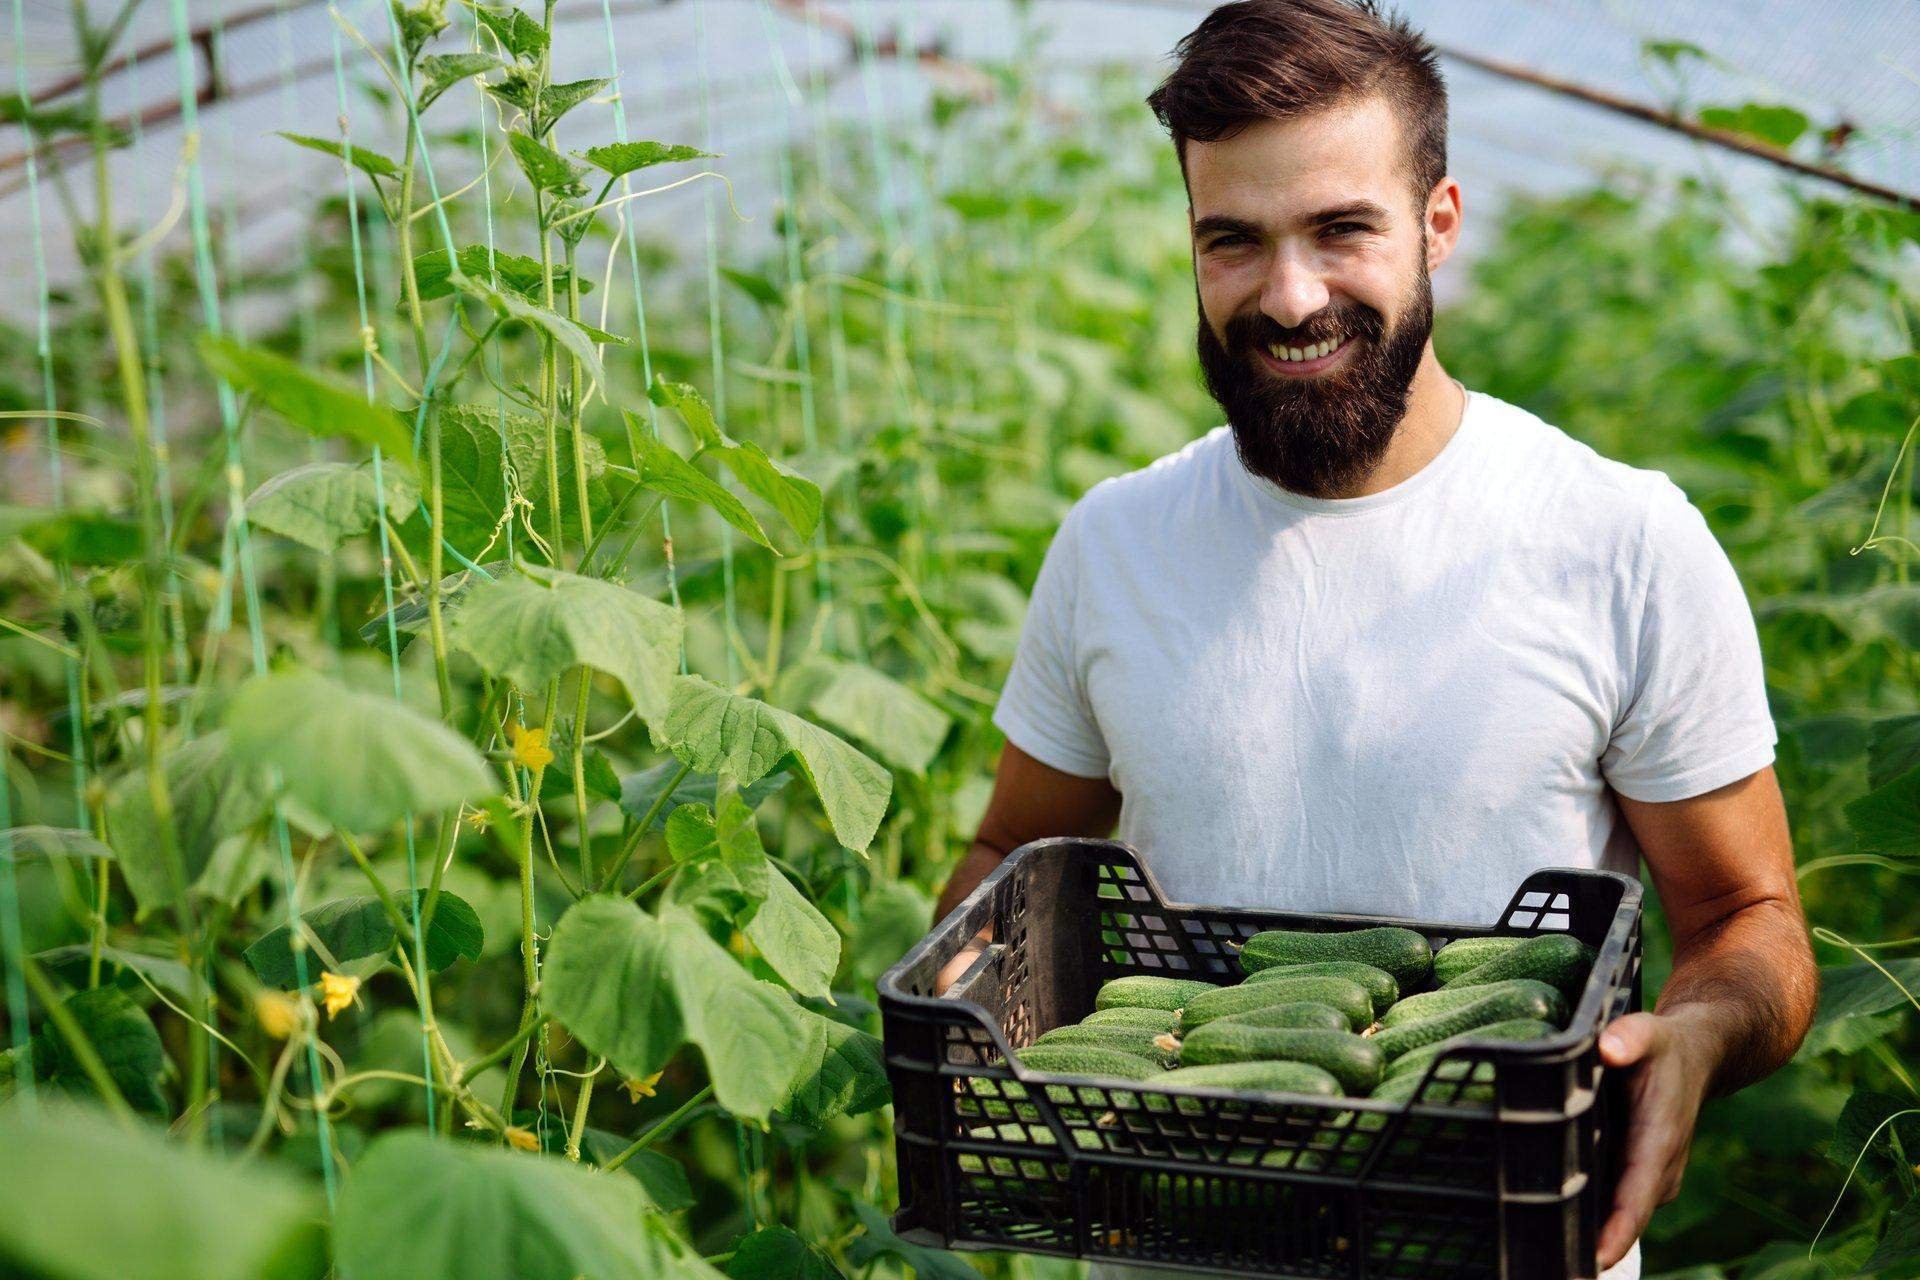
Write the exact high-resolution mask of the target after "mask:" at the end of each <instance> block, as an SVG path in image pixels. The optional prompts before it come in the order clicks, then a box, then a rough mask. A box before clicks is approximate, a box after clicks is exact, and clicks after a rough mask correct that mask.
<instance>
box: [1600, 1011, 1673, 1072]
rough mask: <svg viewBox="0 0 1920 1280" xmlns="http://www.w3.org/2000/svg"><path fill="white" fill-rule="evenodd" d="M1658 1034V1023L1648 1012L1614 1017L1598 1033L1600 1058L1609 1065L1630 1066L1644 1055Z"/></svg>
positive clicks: (1651, 1047) (1649, 1049) (1649, 1050)
mask: <svg viewBox="0 0 1920 1280" xmlns="http://www.w3.org/2000/svg"><path fill="white" fill-rule="evenodd" d="M1659 1034H1660V1023H1659V1021H1658V1019H1656V1018H1655V1017H1654V1016H1653V1015H1652V1014H1650V1013H1630V1014H1628V1015H1627V1016H1626V1017H1624V1018H1615V1019H1614V1020H1613V1021H1612V1022H1611V1023H1609V1024H1608V1025H1607V1029H1606V1030H1605V1031H1604V1032H1602V1033H1601V1035H1600V1060H1601V1061H1602V1062H1604V1063H1606V1064H1607V1065H1608V1066H1610V1067H1630V1066H1632V1065H1633V1064H1634V1063H1636V1062H1638V1061H1640V1060H1641V1059H1642V1058H1644V1057H1646V1056H1647V1054H1648V1053H1649V1052H1651V1050H1652V1049H1653V1043H1654V1040H1655V1039H1656V1038H1657V1037H1658V1036H1659Z"/></svg>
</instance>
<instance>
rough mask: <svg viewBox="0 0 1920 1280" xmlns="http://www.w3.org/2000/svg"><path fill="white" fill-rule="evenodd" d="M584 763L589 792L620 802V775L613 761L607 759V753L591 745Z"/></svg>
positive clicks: (603, 798) (615, 802) (589, 793)
mask: <svg viewBox="0 0 1920 1280" xmlns="http://www.w3.org/2000/svg"><path fill="white" fill-rule="evenodd" d="M584 763H585V768H584V769H582V773H583V774H584V775H585V779H586V784H587V794H588V795H590V796H598V797H599V798H600V799H602V800H610V801H612V802H613V803H614V804H619V803H620V775H619V774H617V773H615V772H614V771H613V763H612V762H611V761H609V760H608V759H607V757H606V755H605V753H604V752H600V751H596V750H594V749H593V748H591V747H589V748H587V755H586V760H585V762H584Z"/></svg>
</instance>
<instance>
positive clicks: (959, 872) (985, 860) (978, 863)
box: [933, 838, 1007, 920]
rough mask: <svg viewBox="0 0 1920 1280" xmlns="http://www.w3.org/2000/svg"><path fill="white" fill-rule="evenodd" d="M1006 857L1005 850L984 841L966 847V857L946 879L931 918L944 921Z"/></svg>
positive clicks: (977, 840) (978, 840)
mask: <svg viewBox="0 0 1920 1280" xmlns="http://www.w3.org/2000/svg"><path fill="white" fill-rule="evenodd" d="M1006 856H1007V855H1006V851H1005V850H1002V849H996V848H995V847H994V846H993V845H991V844H989V843H987V842H986V841H985V840H981V839H978V838H976V839H975V840H974V842H973V844H972V845H971V846H969V847H968V849H967V856H966V857H964V858H962V859H960V865H959V866H957V867H955V868H954V869H953V874H952V875H951V876H949V877H948V878H947V887H946V888H944V889H942V890H941V891H940V901H939V903H938V904H937V905H936V906H935V907H934V911H933V918H934V919H935V920H944V919H946V918H947V916H948V914H949V913H950V912H952V910H953V909H954V908H955V907H957V906H959V905H960V904H961V903H962V902H964V901H965V900H966V897H967V895H968V894H970V893H972V892H973V891H974V890H975V889H977V888H979V887H980V882H981V881H982V880H985V879H986V878H987V877H988V876H989V875H991V874H992V872H993V869H994V868H995V867H997V866H999V865H1000V863H1001V861H1002V860H1003V859H1004V858H1005V857H1006Z"/></svg>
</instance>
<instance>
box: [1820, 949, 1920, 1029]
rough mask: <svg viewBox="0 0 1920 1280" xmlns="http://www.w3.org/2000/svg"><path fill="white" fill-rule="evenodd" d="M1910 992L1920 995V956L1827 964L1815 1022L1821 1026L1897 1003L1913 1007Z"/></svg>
mask: <svg viewBox="0 0 1920 1280" xmlns="http://www.w3.org/2000/svg"><path fill="white" fill-rule="evenodd" d="M1896 983H1897V984H1898V985H1895V984H1896ZM1901 987H1905V988H1906V990H1905V991H1902V990H1901ZM1909 992H1910V993H1912V995H1913V996H1914V997H1915V998H1920V959H1912V958H1910V959H1906V960H1891V959H1890V960H1882V961H1880V962H1879V963H1877V964H1868V963H1867V962H1865V961H1862V962H1861V963H1859V964H1846V965H1836V966H1833V967H1830V968H1824V969H1822V970H1820V1007H1819V1012H1817V1013H1816V1014H1814V1023H1815V1025H1816V1026H1819V1025H1824V1024H1827V1023H1831V1022H1836V1021H1838V1020H1839V1019H1841V1018H1859V1017H1868V1016H1871V1015H1873V1014H1877V1013H1884V1012H1886V1011H1887V1010H1888V1009H1893V1008H1896V1007H1905V1008H1912V1007H1913V1006H1912V1004H1911V1003H1910V1002H1909V999H1908V993H1909Z"/></svg>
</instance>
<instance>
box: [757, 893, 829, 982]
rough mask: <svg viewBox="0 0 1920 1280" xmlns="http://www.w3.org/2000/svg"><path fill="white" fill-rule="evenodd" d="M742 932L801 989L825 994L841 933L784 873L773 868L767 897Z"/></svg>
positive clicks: (765, 957) (778, 971) (783, 974)
mask: <svg viewBox="0 0 1920 1280" xmlns="http://www.w3.org/2000/svg"><path fill="white" fill-rule="evenodd" d="M744 932H745V933H746V935H747V941H749V942H751V943H752V944H753V945H754V948H755V950H757V951H759V953H760V955H761V957H762V958H763V959H765V960H766V962H767V963H768V964H769V965H771V966H772V967H773V971H774V972H775V973H777V974H779V975H780V977H781V978H782V979H783V980H785V982H786V984H787V985H788V986H790V987H792V988H793V989H794V990H795V991H798V992H799V993H800V994H801V995H807V996H824V995H826V994H828V992H829V990H830V989H831V986H832V983H833V975H834V972H835V971H836V970H838V969H839V967H840V935H839V933H838V932H836V931H835V929H834V927H833V924H832V922H831V921H829V920H828V919H827V918H826V917H825V916H823V915H821V914H820V908H818V907H816V906H814V905H813V903H811V902H810V901H808V900H807V898H806V896H805V895H804V894H802V893H801V892H800V891H799V890H798V889H796V888H795V887H794V886H793V883H792V882H791V881H789V880H788V879H787V878H786V876H784V875H782V874H781V873H780V872H779V871H778V870H777V869H775V870H774V871H773V872H772V873H771V875H770V876H769V878H768V880H767V890H766V899H765V900H764V901H763V902H761V904H760V909H759V910H758V911H755V912H754V913H753V919H751V920H749V921H747V924H746V928H745V930H744Z"/></svg>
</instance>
